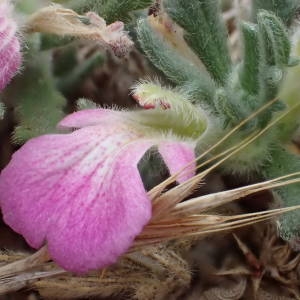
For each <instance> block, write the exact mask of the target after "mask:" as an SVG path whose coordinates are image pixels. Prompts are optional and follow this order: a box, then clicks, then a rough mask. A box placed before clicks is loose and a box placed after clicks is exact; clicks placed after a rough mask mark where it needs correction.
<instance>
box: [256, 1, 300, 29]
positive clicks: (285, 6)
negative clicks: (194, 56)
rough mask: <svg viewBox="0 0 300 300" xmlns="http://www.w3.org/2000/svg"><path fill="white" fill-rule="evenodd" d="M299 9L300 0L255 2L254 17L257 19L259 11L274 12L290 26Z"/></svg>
mask: <svg viewBox="0 0 300 300" xmlns="http://www.w3.org/2000/svg"><path fill="white" fill-rule="evenodd" d="M299 7H300V2H299V0H254V5H253V16H254V19H256V16H257V12H258V10H260V9H265V10H268V11H272V12H274V13H275V14H276V15H277V16H278V17H279V18H281V20H282V21H283V22H284V23H286V24H289V23H290V22H291V20H292V19H293V17H294V16H295V14H296V13H297V10H298V9H299Z"/></svg>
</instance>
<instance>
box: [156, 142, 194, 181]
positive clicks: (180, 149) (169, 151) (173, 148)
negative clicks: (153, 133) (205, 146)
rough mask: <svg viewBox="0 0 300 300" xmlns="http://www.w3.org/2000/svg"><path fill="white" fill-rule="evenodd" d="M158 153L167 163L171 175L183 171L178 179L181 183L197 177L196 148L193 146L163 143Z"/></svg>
mask: <svg viewBox="0 0 300 300" xmlns="http://www.w3.org/2000/svg"><path fill="white" fill-rule="evenodd" d="M158 151H159V153H160V154H161V156H162V158H163V160H164V161H165V163H166V165H167V167H168V169H169V171H170V174H171V175H174V174H176V173H177V172H180V171H182V172H180V173H179V175H178V178H177V181H178V182H179V183H182V182H184V181H186V180H188V179H190V178H191V177H193V176H194V175H195V171H196V162H195V152H194V147H192V146H191V145H189V144H187V143H178V142H162V143H161V144H160V145H159V147H158ZM185 167H186V168H185ZM183 168H185V169H183Z"/></svg>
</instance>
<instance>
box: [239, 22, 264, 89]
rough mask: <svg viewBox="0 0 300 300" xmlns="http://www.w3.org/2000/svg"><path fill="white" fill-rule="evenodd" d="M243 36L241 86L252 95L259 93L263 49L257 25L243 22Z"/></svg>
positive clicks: (240, 71)
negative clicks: (261, 48) (261, 49)
mask: <svg viewBox="0 0 300 300" xmlns="http://www.w3.org/2000/svg"><path fill="white" fill-rule="evenodd" d="M240 28H241V32H242V36H243V46H244V55H243V63H242V65H241V68H240V70H239V78H240V83H241V87H242V88H243V89H244V90H245V91H246V92H247V93H248V94H250V95H257V94H258V91H259V85H260V78H259V73H260V64H259V63H258V62H259V61H261V56H262V54H261V51H260V44H259V34H258V28H257V25H254V24H251V23H246V22H243V23H241V26H240Z"/></svg>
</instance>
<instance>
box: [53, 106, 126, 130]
mask: <svg viewBox="0 0 300 300" xmlns="http://www.w3.org/2000/svg"><path fill="white" fill-rule="evenodd" d="M120 118H122V112H119V111H114V110H110V109H101V108H99V109H84V110H81V111H78V112H74V113H72V114H70V115H68V116H66V117H65V118H64V119H62V120H61V121H60V122H59V124H58V127H59V128H82V127H86V126H92V125H99V124H102V123H107V122H113V120H116V122H118V121H120Z"/></svg>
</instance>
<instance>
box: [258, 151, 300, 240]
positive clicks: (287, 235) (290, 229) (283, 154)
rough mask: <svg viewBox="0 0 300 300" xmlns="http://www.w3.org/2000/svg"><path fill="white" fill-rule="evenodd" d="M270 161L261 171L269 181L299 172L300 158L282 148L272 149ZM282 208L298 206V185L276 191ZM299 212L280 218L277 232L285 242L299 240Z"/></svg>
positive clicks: (299, 193) (299, 189)
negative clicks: (281, 202) (282, 205)
mask: <svg viewBox="0 0 300 300" xmlns="http://www.w3.org/2000/svg"><path fill="white" fill-rule="evenodd" d="M271 154H272V158H273V159H272V161H271V162H270V164H269V165H267V166H265V168H263V169H262V172H263V174H264V175H265V177H266V178H268V179H271V178H275V177H279V176H282V175H285V174H289V173H294V172H299V171H300V157H299V156H296V155H294V154H291V153H289V152H288V151H287V150H285V149H283V148H282V147H278V146H277V147H274V149H273V151H272V152H271ZM276 192H277V193H278V195H279V196H280V198H281V200H282V201H283V204H284V206H292V205H299V195H300V183H296V184H292V185H289V186H286V187H281V188H278V189H276ZM299 220H300V211H299V210H297V211H293V212H290V213H288V214H284V215H283V216H282V217H281V218H280V226H279V231H280V234H281V236H282V237H283V238H284V239H286V240H294V239H297V238H298V239H299V238H300V222H299Z"/></svg>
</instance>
